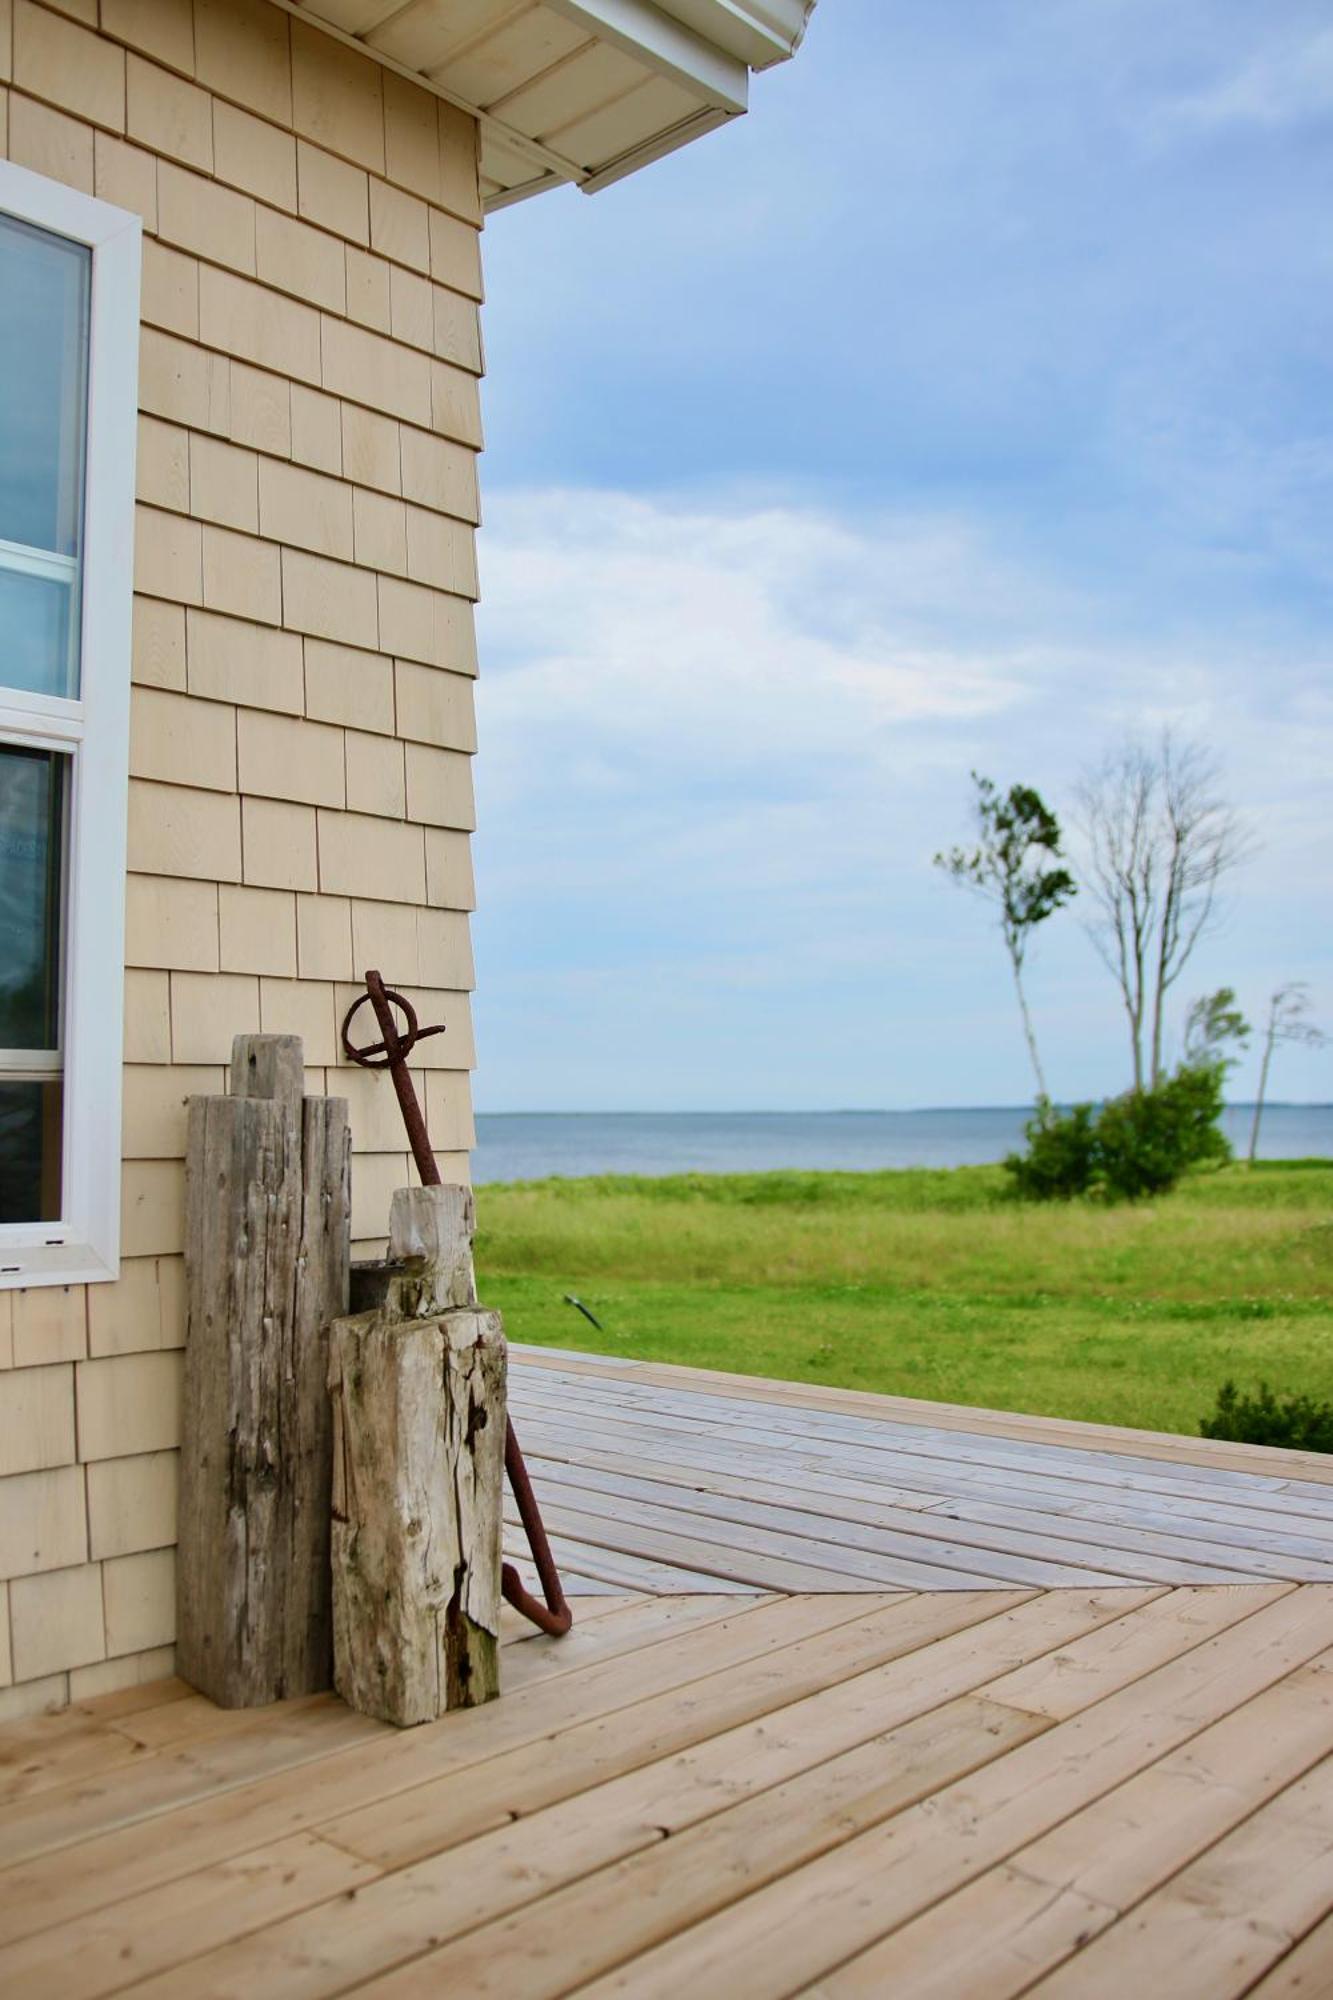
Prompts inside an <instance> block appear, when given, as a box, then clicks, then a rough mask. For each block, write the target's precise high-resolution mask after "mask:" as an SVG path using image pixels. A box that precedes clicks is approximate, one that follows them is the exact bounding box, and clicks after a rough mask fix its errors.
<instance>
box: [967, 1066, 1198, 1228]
mask: <svg viewBox="0 0 1333 2000" xmlns="http://www.w3.org/2000/svg"><path fill="white" fill-rule="evenodd" d="M1225 1075H1226V1066H1225V1064H1224V1063H1222V1062H1195V1063H1182V1064H1181V1066H1180V1068H1179V1069H1178V1070H1177V1071H1176V1073H1175V1075H1174V1076H1171V1077H1168V1078H1167V1080H1166V1081H1165V1083H1159V1084H1158V1085H1157V1086H1156V1088H1155V1089H1153V1090H1128V1091H1126V1092H1125V1094H1124V1096H1123V1097H1113V1098H1111V1099H1110V1100H1109V1102H1108V1103H1106V1104H1103V1105H1102V1107H1101V1109H1100V1110H1099V1111H1097V1112H1096V1114H1095V1115H1094V1112H1093V1107H1092V1106H1091V1105H1090V1104H1076V1105H1074V1106H1073V1107H1072V1109H1071V1110H1069V1111H1063V1112H1053V1111H1052V1110H1051V1109H1050V1108H1049V1106H1042V1107H1040V1108H1039V1109H1038V1111H1037V1114H1036V1116H1035V1117H1033V1118H1032V1119H1030V1120H1029V1122H1028V1124H1027V1125H1026V1126H1025V1127H1024V1137H1025V1138H1026V1140H1027V1143H1028V1149H1027V1152H1026V1153H1011V1154H1010V1155H1009V1157H1008V1159H1006V1161H1005V1163H1004V1164H1005V1168H1006V1170H1007V1171H1008V1173H1009V1175H1010V1180H1011V1186H1012V1189H1013V1192H1014V1193H1015V1194H1017V1195H1019V1196H1021V1197H1022V1198H1023V1199H1025V1200H1028V1201H1070V1200H1072V1199H1073V1197H1074V1196H1075V1195H1081V1194H1099V1195H1102V1196H1103V1197H1105V1198H1106V1199H1108V1200H1111V1201H1137V1200H1140V1199H1141V1198H1142V1197H1143V1196H1144V1195H1153V1194H1166V1193H1167V1192H1168V1191H1169V1190H1170V1189H1171V1188H1173V1187H1174V1186H1175V1185H1176V1183H1177V1181H1179V1180H1180V1179H1181V1177H1182V1176H1183V1175H1184V1174H1186V1173H1188V1172H1189V1170H1190V1168H1191V1167H1201V1166H1222V1165H1223V1164H1224V1163H1225V1162H1226V1161H1227V1160H1229V1159H1230V1158H1231V1148H1230V1146H1229V1145H1228V1144H1227V1140H1226V1137H1225V1135H1224V1134H1223V1132H1222V1131H1221V1129H1220V1127H1219V1124H1218V1120H1219V1118H1220V1117H1221V1115H1222V1086H1223V1081H1224V1078H1225Z"/></svg>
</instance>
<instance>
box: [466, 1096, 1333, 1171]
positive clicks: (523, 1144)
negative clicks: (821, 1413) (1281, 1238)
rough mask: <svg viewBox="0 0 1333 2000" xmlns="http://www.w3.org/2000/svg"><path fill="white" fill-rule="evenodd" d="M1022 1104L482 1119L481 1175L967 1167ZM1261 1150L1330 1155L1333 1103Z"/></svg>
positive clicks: (987, 1153) (1018, 1132)
mask: <svg viewBox="0 0 1333 2000" xmlns="http://www.w3.org/2000/svg"><path fill="white" fill-rule="evenodd" d="M1252 1110H1253V1107H1252V1106H1250V1105H1246V1104H1234V1105H1232V1106H1230V1108H1229V1109H1228V1111H1227V1113H1226V1131H1227V1136H1228V1138H1229V1139H1230V1140H1231V1143H1232V1145H1233V1146H1234V1147H1235V1148H1236V1150H1237V1152H1238V1153H1242V1154H1243V1153H1244V1152H1245V1150H1246V1148H1247V1146H1248V1143H1249V1133H1250V1118H1251V1115H1252ZM1030 1116H1031V1113H1030V1112H1029V1111H1028V1110H1026V1109H1013V1108H1011V1107H996V1108H991V1109H984V1110H979V1111H765V1112H752V1111H736V1112H732V1111H716V1112H713V1111H614V1112H602V1111H579V1112H566V1111H552V1112H526V1111H515V1112H504V1113H491V1114H490V1115H485V1114H482V1115H479V1116H478V1118H477V1147H476V1151H475V1153H474V1154H473V1174H474V1176H475V1178H476V1179H477V1180H478V1181H525V1180H542V1179H544V1178H545V1177H546V1176H547V1175H549V1174H563V1175H566V1176H578V1175H582V1174H680V1173H704V1174H729V1173H762V1172H764V1171H766V1170H769V1169H776V1168H781V1167H824V1168H835V1167H841V1168H845V1169H848V1170H850V1171H852V1172H865V1171H867V1170H868V1169H870V1168H873V1167H963V1166H980V1165H984V1164H985V1163H986V1162H988V1161H992V1160H1001V1159H1003V1158H1004V1155H1005V1154H1006V1153H1009V1152H1012V1151H1013V1150H1014V1148H1015V1147H1017V1146H1020V1145H1021V1144H1022V1138H1023V1125H1024V1121H1025V1120H1026V1119H1027V1118H1028V1117H1030ZM1259 1151H1260V1155H1261V1157H1262V1158H1264V1159H1268V1160H1293V1159H1304V1158H1307V1157H1309V1156H1311V1155H1316V1154H1317V1155H1323V1156H1331V1155H1333V1104H1273V1105H1270V1106H1269V1107H1268V1109H1267V1110H1266V1111H1265V1112H1264V1117H1263V1128H1262V1132H1261V1135H1260V1147H1259Z"/></svg>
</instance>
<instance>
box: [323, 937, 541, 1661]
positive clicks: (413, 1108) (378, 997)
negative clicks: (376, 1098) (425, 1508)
mask: <svg viewBox="0 0 1333 2000" xmlns="http://www.w3.org/2000/svg"><path fill="white" fill-rule="evenodd" d="M367 999H368V1000H369V1001H370V1004H371V1006H372V1007H373V1008H374V1010H375V1019H376V1021H377V1023H378V1024H379V1031H380V1036H381V1039H380V1040H379V1041H378V1042H372V1043H371V1044H370V1045H369V1047H368V1048H364V1049H360V1048H357V1047H356V1045H355V1044H354V1043H353V1041H352V1037H351V1028H352V1020H353V1017H354V1016H355V1015H356V1013H357V1011H358V1009H359V1008H361V1007H363V1006H364V1005H365V1000H367ZM395 1006H397V1007H401V1009H402V1011H403V1017H404V1020H405V1022H406V1028H405V1031H404V1032H403V1033H401V1034H400V1033H399V1030H398V1023H397V1022H396V1021H395V1020H394V1016H393V1010H394V1008H395ZM443 1033H444V1029H443V1028H442V1027H440V1028H423V1027H420V1026H419V1025H418V1023H417V1016H416V1010H415V1008H414V1007H413V1006H412V1003H411V1002H410V1001H409V1000H405V999H404V998H403V996H402V994H401V993H395V992H394V991H393V988H392V987H389V986H386V985H385V984H384V981H383V980H382V979H381V977H380V975H379V973H378V972H368V973H367V974H366V993H365V999H362V1000H354V1001H353V1002H352V1005H351V1006H350V1007H349V1008H348V1010H347V1013H346V1015H345V1016H344V1019H343V1027H342V1044H343V1050H344V1052H345V1054H346V1055H347V1056H348V1057H349V1058H350V1059H351V1061H352V1062H355V1063H360V1064H361V1066H362V1068H363V1069H387V1070H388V1072H389V1075H390V1076H391V1077H392V1079H393V1087H394V1091H395V1093H396V1094H397V1098H398V1108H399V1110H400V1111H401V1112H402V1114H403V1124H404V1126H405V1127H406V1129H407V1140H408V1144H409V1145H410V1146H411V1148H412V1157H413V1159H414V1160H415V1161H416V1163H417V1172H418V1173H419V1174H420V1176H421V1185H422V1186H423V1187H438V1186H439V1185H440V1170H439V1167H438V1166H437V1165H436V1162H435V1153H434V1149H433V1148H432V1146H431V1143H430V1134H429V1132H428V1131H427V1129H426V1120H425V1117H424V1115H423V1113H422V1109H421V1101H420V1099H419V1098H418V1096H417V1093H416V1086H415V1085H414V1083H413V1082H412V1077H411V1074H410V1072H409V1070H408V1067H407V1064H408V1058H409V1057H410V1055H411V1053H412V1050H413V1049H414V1048H415V1047H416V1045H417V1043H418V1042H422V1041H424V1040H425V1039H426V1037H427V1035H442V1034H443ZM505 1421H506V1429H505V1472H506V1473H507V1474H508V1477H509V1484H510V1487H511V1488H512V1489H513V1494H514V1499H515V1500H516V1501H517V1503H518V1515H519V1519H520V1521H522V1523H523V1531H524V1533H525V1534H526V1535H527V1538H528V1546H529V1548H530V1549H531V1550H532V1559H533V1561H534V1563H535V1564H536V1565H537V1579H538V1581H539V1583H540V1584H541V1588H542V1596H541V1597H534V1596H533V1594H532V1592H531V1591H530V1590H526V1589H525V1588H524V1586H523V1581H522V1579H521V1577H520V1576H519V1573H518V1571H517V1570H516V1569H515V1568H514V1565H513V1564H512V1563H504V1564H503V1565H502V1566H501V1569H500V1588H501V1590H502V1591H503V1592H504V1596H505V1600H506V1602H507V1603H509V1604H512V1605H513V1607H514V1609H515V1610H516V1611H518V1612H520V1613H521V1614H522V1615H523V1617H524V1618H529V1619H531V1621H532V1623H533V1624H534V1625H536V1626H538V1627H540V1629H541V1630H542V1631H543V1632H549V1633H550V1634H551V1635H552V1637H554V1638H559V1637H561V1635H562V1634H564V1633H565V1632H568V1630H569V1628H570V1626H571V1625H572V1624H573V1623H574V1614H573V1612H572V1611H571V1610H570V1608H569V1605H568V1603H567V1601H566V1598H565V1593H564V1590H563V1588H562V1587H561V1583H560V1572H559V1570H558V1569H557V1567H556V1562H555V1557H554V1556H553V1555H552V1554H551V1544H550V1543H549V1541H548V1540H547V1539H546V1528H545V1526H544V1524H543V1522H542V1516H541V1509H540V1508H539V1507H538V1505H537V1496H536V1494H535V1493H534V1492H533V1490H532V1481H531V1479H530V1478H529V1477H528V1468H527V1466H526V1465H525V1464H524V1461H523V1453H522V1452H521V1451H520V1449H519V1443H518V1436H517V1434H516V1432H515V1430H514V1426H513V1423H512V1421H510V1420H509V1419H508V1418H506V1420H505ZM543 1599H544V1600H545V1602H543Z"/></svg>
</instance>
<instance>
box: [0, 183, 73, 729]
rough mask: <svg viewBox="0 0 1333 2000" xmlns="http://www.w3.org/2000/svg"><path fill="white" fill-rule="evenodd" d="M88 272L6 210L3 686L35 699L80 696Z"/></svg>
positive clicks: (1, 255)
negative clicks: (77, 633)
mask: <svg viewBox="0 0 1333 2000" xmlns="http://www.w3.org/2000/svg"><path fill="white" fill-rule="evenodd" d="M91 273H92V253H91V251H90V250H89V249H88V248H87V246H86V245H84V244H81V243H70V242H68V241H67V240H66V238H64V237H63V236H53V235H51V234H49V232H47V231H46V230H41V229H34V228H33V227H32V226H31V225H30V224H28V223H26V222H19V221H16V220H15V218H14V217H13V216H9V215H2V214H0V580H3V584H4V593H3V596H0V683H3V684H4V685H5V686H8V687H14V688H22V689H24V690H25V691H27V692H29V693H34V694H55V695H70V696H73V695H76V694H77V692H78V671H77V667H78V663H77V659H76V658H75V648H74V646H73V645H72V643H71V633H72V631H73V629H74V627H75V624H76V599H77V578H78V557H79V555H80V549H81V542H82V533H83V470H84V431H85V417H86V413H87V404H88V337H89V300H90V295H91V294H90V285H91ZM42 557H45V558H47V560H46V561H45V562H43V561H42V560H41V558H42ZM53 559H54V560H53Z"/></svg>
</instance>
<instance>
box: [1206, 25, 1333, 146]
mask: <svg viewBox="0 0 1333 2000" xmlns="http://www.w3.org/2000/svg"><path fill="white" fill-rule="evenodd" d="M1173 109H1174V112H1175V115H1176V116H1177V117H1178V118H1180V119H1181V120H1182V121H1184V122H1186V123H1188V124H1192V125H1196V126H1202V127H1225V126H1234V125H1250V126H1264V127H1268V128H1271V129H1281V128H1285V127H1289V126H1295V125H1304V124H1308V123H1310V122H1311V121H1312V120H1322V119H1327V118H1330V117H1333V29H1329V28H1325V29H1323V30H1322V31H1321V32H1320V33H1318V34H1316V35H1312V36H1310V37H1309V38H1308V39H1306V40H1302V41H1295V40H1289V41H1287V42H1285V43H1281V44H1278V43H1274V44H1272V45H1270V46H1268V47H1265V48H1263V49H1262V50H1261V51H1260V52H1259V53H1258V54H1257V55H1255V56H1253V57H1252V58H1251V59H1250V61H1248V62H1246V63H1244V64H1243V65H1242V66H1241V67H1240V68H1238V69H1236V70H1234V71H1233V72H1232V74H1231V75H1230V76H1226V77H1223V78H1221V79H1219V80H1218V81H1217V82H1215V83H1213V84H1212V85H1210V86H1209V87H1208V88H1207V89H1205V90H1201V91H1197V92H1195V93H1193V94H1191V95H1190V96H1188V97H1184V98H1179V99H1177V100H1176V102H1175V105H1174V107H1173Z"/></svg>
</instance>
